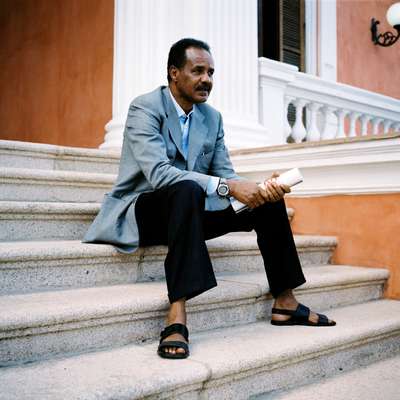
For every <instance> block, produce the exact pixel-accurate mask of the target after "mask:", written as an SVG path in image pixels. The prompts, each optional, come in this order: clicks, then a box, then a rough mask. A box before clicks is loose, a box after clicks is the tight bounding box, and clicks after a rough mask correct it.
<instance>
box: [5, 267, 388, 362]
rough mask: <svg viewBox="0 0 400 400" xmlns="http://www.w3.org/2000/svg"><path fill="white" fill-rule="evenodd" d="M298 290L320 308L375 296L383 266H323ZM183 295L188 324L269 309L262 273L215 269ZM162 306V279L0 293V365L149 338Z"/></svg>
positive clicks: (219, 323) (203, 326)
mask: <svg viewBox="0 0 400 400" xmlns="http://www.w3.org/2000/svg"><path fill="white" fill-rule="evenodd" d="M305 274H306V277H307V279H308V281H307V283H306V284H305V285H303V286H302V287H301V288H299V289H298V290H296V293H297V296H298V298H299V300H300V301H302V302H304V303H307V304H308V305H309V306H310V307H312V308H314V309H318V310H324V309H329V308H332V307H337V306H343V305H346V304H353V303H358V302H363V301H369V300H373V299H378V298H380V297H381V296H382V290H383V284H384V282H385V280H386V279H387V277H388V272H387V270H384V269H372V268H356V267H345V266H340V267H337V266H330V267H327V266H323V267H319V268H318V267H315V268H308V269H307V270H306V271H305ZM218 280H219V284H218V286H217V287H216V288H214V289H212V290H209V291H207V292H206V293H204V294H202V295H200V296H198V297H196V298H194V299H192V300H190V301H188V313H189V314H188V325H189V327H190V329H191V331H192V332H198V331H203V330H212V329H216V328H221V327H226V326H232V325H239V324H246V325H247V324H249V323H253V322H255V321H257V320H259V319H263V318H266V317H267V316H268V315H269V314H270V308H271V302H272V299H271V296H270V295H269V294H268V292H269V290H268V285H267V282H266V277H265V274H264V273H248V274H240V275H228V274H225V275H221V276H219V278H218ZM167 308H168V299H167V289H166V286H165V282H146V283H136V284H131V285H115V286H108V287H99V288H87V289H74V290H64V291H56V292H42V293H33V294H25V295H9V296H0V310H2V312H1V314H0V366H5V365H11V364H13V363H18V362H29V361H33V360H38V359H42V358H46V357H54V356H57V355H62V354H71V353H75V352H83V351H91V350H97V349H101V348H107V347H110V346H121V345H125V344H128V343H132V342H136V343H140V342H145V341H146V340H149V339H155V338H156V337H157V336H158V335H159V332H160V331H161V329H162V326H163V320H164V318H165V314H166V310H167Z"/></svg>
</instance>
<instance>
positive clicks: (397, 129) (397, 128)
mask: <svg viewBox="0 0 400 400" xmlns="http://www.w3.org/2000/svg"><path fill="white" fill-rule="evenodd" d="M393 132H394V133H400V122H398V123H397V124H396V125H394V127H393Z"/></svg>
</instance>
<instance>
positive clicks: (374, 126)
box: [372, 118, 383, 135]
mask: <svg viewBox="0 0 400 400" xmlns="http://www.w3.org/2000/svg"><path fill="white" fill-rule="evenodd" d="M382 122H383V119H382V118H374V119H373V120H372V134H373V135H378V134H379V125H380V124H381V123H382Z"/></svg>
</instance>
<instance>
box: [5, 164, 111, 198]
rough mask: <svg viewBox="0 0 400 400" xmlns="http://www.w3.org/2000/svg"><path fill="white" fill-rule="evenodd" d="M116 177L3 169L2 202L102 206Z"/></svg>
mask: <svg viewBox="0 0 400 400" xmlns="http://www.w3.org/2000/svg"><path fill="white" fill-rule="evenodd" d="M115 179H116V175H111V174H97V173H88V172H74V171H52V170H50V171H49V170H43V169H27V168H1V169H0V201H32V200H34V201H41V202H72V203H95V202H97V203H99V202H101V201H102V200H103V196H104V194H105V193H106V192H108V191H110V189H111V188H112V186H113V183H114V181H115Z"/></svg>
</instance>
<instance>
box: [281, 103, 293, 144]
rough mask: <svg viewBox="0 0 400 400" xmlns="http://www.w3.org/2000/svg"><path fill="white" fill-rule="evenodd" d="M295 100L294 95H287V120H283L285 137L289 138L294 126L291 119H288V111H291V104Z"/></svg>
mask: <svg viewBox="0 0 400 400" xmlns="http://www.w3.org/2000/svg"><path fill="white" fill-rule="evenodd" d="M293 100H294V97H289V96H286V97H285V106H284V107H285V120H284V122H283V124H284V130H285V138H286V139H288V137H289V136H290V134H291V133H292V127H291V126H290V124H289V119H288V113H289V104H290V103H291V102H292V101H293Z"/></svg>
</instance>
